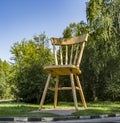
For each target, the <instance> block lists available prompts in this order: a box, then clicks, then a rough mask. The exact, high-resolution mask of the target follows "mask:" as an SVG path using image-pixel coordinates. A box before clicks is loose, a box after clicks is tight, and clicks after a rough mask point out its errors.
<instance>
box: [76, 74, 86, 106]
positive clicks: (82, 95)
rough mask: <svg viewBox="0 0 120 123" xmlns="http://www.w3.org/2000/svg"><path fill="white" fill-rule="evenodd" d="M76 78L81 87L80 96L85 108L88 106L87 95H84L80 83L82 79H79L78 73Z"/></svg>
mask: <svg viewBox="0 0 120 123" xmlns="http://www.w3.org/2000/svg"><path fill="white" fill-rule="evenodd" d="M75 78H76V81H77V86H78V87H79V93H80V97H81V100H82V103H83V106H84V108H87V105H86V101H85V97H84V94H83V90H82V86H81V84H80V80H79V77H78V75H75Z"/></svg>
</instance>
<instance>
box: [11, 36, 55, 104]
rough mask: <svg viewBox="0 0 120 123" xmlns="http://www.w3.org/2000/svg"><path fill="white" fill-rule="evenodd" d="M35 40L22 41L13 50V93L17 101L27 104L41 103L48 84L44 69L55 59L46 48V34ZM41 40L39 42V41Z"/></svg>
mask: <svg viewBox="0 0 120 123" xmlns="http://www.w3.org/2000/svg"><path fill="white" fill-rule="evenodd" d="M34 39H35V40H29V41H26V40H25V39H24V40H22V42H21V43H15V44H14V45H13V47H12V48H11V52H12V54H13V57H12V59H13V60H14V63H13V70H14V77H13V79H12V80H11V83H13V82H14V83H13V84H14V85H15V87H13V93H14V94H15V96H16V98H17V99H20V100H23V101H25V102H34V103H36V102H39V99H40V96H41V94H42V92H43V88H44V85H45V82H46V75H47V74H45V73H44V71H43V67H44V66H45V65H47V64H52V61H53V58H52V55H51V51H50V49H49V48H45V47H44V41H45V40H46V39H47V38H46V36H45V34H41V35H40V36H39V38H38V37H35V38H34ZM37 39H39V40H37Z"/></svg>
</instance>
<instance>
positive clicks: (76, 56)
mask: <svg viewBox="0 0 120 123" xmlns="http://www.w3.org/2000/svg"><path fill="white" fill-rule="evenodd" d="M78 47H79V45H77V48H76V53H75V57H74V63H73V64H74V65H76V61H77V58H78Z"/></svg>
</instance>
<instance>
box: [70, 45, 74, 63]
mask: <svg viewBox="0 0 120 123" xmlns="http://www.w3.org/2000/svg"><path fill="white" fill-rule="evenodd" d="M72 59H73V45H72V46H71V53H70V64H72Z"/></svg>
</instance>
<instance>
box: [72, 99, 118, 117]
mask: <svg viewBox="0 0 120 123" xmlns="http://www.w3.org/2000/svg"><path fill="white" fill-rule="evenodd" d="M87 106H88V108H87V109H86V110H79V111H77V112H75V113H74V115H77V116H84V115H99V114H120V102H108V101H105V102H93V103H88V104H87Z"/></svg>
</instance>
